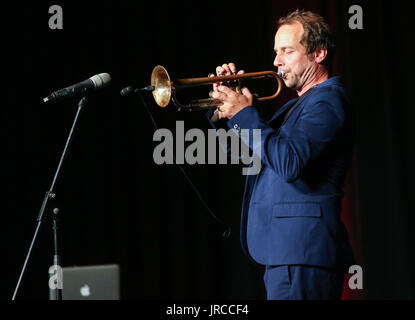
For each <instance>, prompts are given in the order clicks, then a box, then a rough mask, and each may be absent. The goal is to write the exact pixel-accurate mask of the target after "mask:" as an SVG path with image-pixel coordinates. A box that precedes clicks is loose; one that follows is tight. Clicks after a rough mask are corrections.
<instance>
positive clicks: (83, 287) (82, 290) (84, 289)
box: [80, 284, 91, 297]
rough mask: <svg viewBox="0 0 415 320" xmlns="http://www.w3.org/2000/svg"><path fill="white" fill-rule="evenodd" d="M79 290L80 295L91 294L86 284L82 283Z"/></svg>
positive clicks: (87, 295)
mask: <svg viewBox="0 0 415 320" xmlns="http://www.w3.org/2000/svg"><path fill="white" fill-rule="evenodd" d="M80 291H81V296H83V297H89V296H90V294H91V291H90V290H89V286H88V285H87V284H85V285H83V286H82V287H81V290H80Z"/></svg>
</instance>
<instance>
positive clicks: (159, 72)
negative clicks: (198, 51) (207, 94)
mask: <svg viewBox="0 0 415 320" xmlns="http://www.w3.org/2000/svg"><path fill="white" fill-rule="evenodd" d="M283 77H284V73H283V72H278V73H277V72H274V71H261V72H252V73H245V74H238V75H230V76H219V77H217V76H215V77H203V78H187V79H177V80H176V81H175V82H174V83H173V82H172V81H171V80H170V77H169V74H168V73H167V70H166V69H165V68H164V67H163V66H160V65H158V66H156V67H154V69H153V72H152V74H151V86H152V87H154V89H153V97H154V100H155V101H156V103H157V104H158V105H159V106H160V107H162V108H164V107H166V106H167V105H168V104H169V103H170V100H172V101H173V103H174V104H175V105H176V107H178V110H179V111H180V110H189V111H191V110H192V109H194V108H196V109H200V108H212V107H217V106H218V105H220V104H221V102H220V101H219V100H216V99H213V98H206V99H197V100H192V101H190V102H189V104H187V105H183V104H181V103H180V102H179V101H178V100H177V98H176V91H177V90H181V89H184V88H190V87H195V86H201V85H210V84H214V83H217V82H222V83H224V84H225V85H229V86H230V87H232V88H233V89H234V90H235V91H237V92H240V86H239V83H240V80H241V79H263V78H275V79H277V82H278V88H277V91H276V92H275V93H274V94H273V95H271V96H266V97H258V98H257V101H266V100H271V99H275V98H276V97H277V96H278V95H279V94H280V91H281V89H282V80H281V78H283ZM176 83H177V84H178V85H176Z"/></svg>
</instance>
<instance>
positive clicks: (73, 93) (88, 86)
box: [43, 73, 111, 102]
mask: <svg viewBox="0 0 415 320" xmlns="http://www.w3.org/2000/svg"><path fill="white" fill-rule="evenodd" d="M110 82H111V77H110V75H109V74H108V73H100V74H97V75H95V76H92V77H91V78H89V79H87V80H85V81H82V82H79V83H77V84H74V85H72V86H69V87H66V88H63V89H60V90H57V91H55V92H53V93H51V94H50V95H48V96H47V97H46V98H43V102H48V101H60V100H63V99H65V98H69V97H83V96H85V95H87V94H88V93H89V92H92V91H95V90H97V89H100V88H103V87H105V86H107V85H108V84H109V83H110Z"/></svg>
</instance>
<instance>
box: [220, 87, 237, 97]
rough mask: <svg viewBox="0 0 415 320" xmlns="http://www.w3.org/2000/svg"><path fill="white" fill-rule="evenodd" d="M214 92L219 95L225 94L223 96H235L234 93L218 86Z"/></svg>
mask: <svg viewBox="0 0 415 320" xmlns="http://www.w3.org/2000/svg"><path fill="white" fill-rule="evenodd" d="M216 90H217V91H218V92H220V93H223V94H225V96H232V95H234V94H235V91H233V90H232V89H230V88H228V87H226V86H218V87H217V89H216Z"/></svg>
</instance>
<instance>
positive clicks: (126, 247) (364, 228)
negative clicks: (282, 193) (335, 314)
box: [0, 0, 415, 299]
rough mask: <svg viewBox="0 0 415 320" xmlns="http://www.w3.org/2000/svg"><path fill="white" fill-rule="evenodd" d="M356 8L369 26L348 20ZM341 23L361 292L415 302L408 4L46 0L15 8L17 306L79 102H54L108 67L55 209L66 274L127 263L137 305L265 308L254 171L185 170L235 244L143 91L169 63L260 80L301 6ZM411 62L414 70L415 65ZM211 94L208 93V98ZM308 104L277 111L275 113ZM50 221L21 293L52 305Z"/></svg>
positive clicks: (11, 61) (165, 113)
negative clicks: (164, 158) (157, 138)
mask: <svg viewBox="0 0 415 320" xmlns="http://www.w3.org/2000/svg"><path fill="white" fill-rule="evenodd" d="M53 4H59V5H61V6H62V9H63V30H50V29H49V28H48V20H49V17H50V15H49V14H48V8H49V6H50V5H53ZM352 4H358V5H361V6H362V8H363V29H362V30H351V29H349V27H348V20H349V18H350V16H351V15H350V14H349V13H348V9H349V7H350V6H351V5H352ZM297 7H298V8H305V9H311V10H315V11H317V12H319V13H320V14H322V15H323V16H325V17H326V18H327V19H328V21H329V23H330V24H331V26H332V28H333V30H334V31H335V33H336V35H337V39H338V54H337V56H336V59H335V64H334V68H333V72H334V74H336V75H340V76H342V78H343V79H344V82H345V85H346V87H347V89H348V91H349V93H350V96H351V97H352V99H353V101H354V104H355V109H356V114H357V119H358V141H357V146H356V152H355V157H354V159H353V165H352V169H351V171H350V174H349V177H348V179H347V182H346V188H345V200H344V212H343V216H342V217H343V220H344V222H345V224H346V226H347V228H348V230H349V233H350V239H351V241H352V244H353V247H354V250H355V253H356V258H357V262H358V264H360V265H361V266H362V268H363V272H364V274H363V276H364V290H359V291H358V292H356V291H351V290H346V292H345V295H344V298H345V299H414V297H415V280H414V272H413V270H414V268H415V261H414V253H413V247H414V246H415V236H414V232H413V230H414V224H415V220H414V210H415V208H414V196H415V194H414V192H413V190H414V180H415V172H414V169H413V166H412V165H411V164H413V163H414V162H415V159H414V143H413V137H414V126H413V125H412V121H413V119H414V111H413V108H411V107H413V106H410V103H411V102H410V96H411V93H412V92H411V89H410V85H411V82H410V80H409V75H410V74H412V72H411V71H412V60H413V59H412V52H411V51H410V50H409V41H410V38H409V29H408V27H407V25H408V24H409V21H410V20H409V19H411V18H410V17H409V14H407V11H408V10H407V8H406V5H405V3H404V2H402V3H400V2H396V1H394V2H381V1H371V2H362V1H354V2H351V1H328V0H326V1H323V0H320V1H317V0H316V1H311V0H310V1H306V0H304V1H251V2H214V3H213V2H210V1H206V2H197V1H194V2H188V3H185V2H178V1H170V2H167V1H165V2H162V3H160V2H156V1H153V2H151V1H146V2H144V1H143V2H141V1H112V2H96V3H93V2H85V1H84V2H83V3H82V4H81V3H76V4H74V3H70V2H68V1H66V2H62V1H50V2H48V1H46V2H44V3H40V2H36V3H31V4H22V3H19V4H18V5H17V4H16V5H14V6H6V7H3V8H2V19H1V20H2V24H4V25H3V27H2V31H3V37H2V51H3V55H2V57H3V58H2V78H3V83H6V86H4V85H3V90H2V108H1V131H0V132H1V141H2V156H1V164H2V166H1V168H2V170H1V182H2V186H3V192H2V205H1V207H2V218H3V219H2V231H1V232H0V234H1V239H0V240H1V249H2V250H1V251H2V257H3V261H2V263H1V274H2V284H1V286H0V288H1V289H0V290H1V291H0V297H1V298H2V299H10V298H11V297H12V294H13V291H14V288H15V285H16V282H17V280H18V276H19V273H20V270H21V267H22V265H23V262H24V258H25V255H26V252H27V249H28V247H29V244H30V241H31V239H32V236H33V233H34V230H35V225H36V218H37V214H38V212H39V209H40V206H41V202H42V200H43V196H44V193H45V192H46V191H47V190H48V189H49V187H50V184H51V182H52V178H53V174H54V172H55V170H56V167H57V164H58V160H59V157H60V154H61V152H62V150H63V147H64V143H65V141H66V137H67V134H68V132H69V129H70V126H71V124H72V120H73V118H74V116H75V112H76V109H77V101H76V100H69V101H65V102H62V103H58V104H42V103H41V99H42V98H43V97H44V96H46V95H47V94H49V93H50V92H52V91H54V90H57V89H60V88H63V87H65V86H68V85H71V84H74V83H76V82H79V81H82V80H84V79H86V78H88V77H90V76H92V75H94V74H97V73H101V72H108V73H109V74H110V75H111V76H112V83H111V86H110V87H108V88H107V89H106V90H102V91H101V92H100V93H99V94H96V95H93V96H91V97H90V99H89V102H88V105H87V107H86V108H85V109H84V110H83V112H82V115H81V118H80V121H79V123H78V127H77V130H76V132H75V134H74V137H73V142H72V144H71V148H70V153H69V155H68V157H67V159H66V160H65V163H64V167H63V169H62V172H61V175H60V179H59V180H58V183H57V185H56V189H55V192H56V194H57V198H56V199H55V200H54V201H51V202H49V207H48V209H47V211H46V215H47V217H50V213H51V209H52V208H54V207H59V208H60V209H61V215H62V229H61V231H60V236H61V245H62V248H61V250H62V251H61V254H62V258H63V263H62V265H63V266H72V265H92V264H109V263H117V264H119V265H120V267H121V280H122V282H121V293H122V298H123V299H265V290H264V287H263V282H262V275H263V269H262V267H261V266H258V265H255V264H253V263H252V262H251V261H250V260H249V259H248V258H247V257H246V256H244V255H243V253H242V250H241V248H240V244H239V217H240V209H241V199H242V195H243V185H244V177H243V176H242V175H241V167H240V166H238V165H195V166H190V165H185V166H184V168H185V170H186V171H187V172H188V174H189V175H190V176H191V179H192V180H193V182H194V183H195V185H197V186H198V188H199V190H200V192H201V194H202V196H203V197H204V199H205V200H206V201H207V203H208V204H209V206H210V207H211V209H212V210H213V212H214V213H215V214H216V215H217V216H218V217H220V218H221V219H223V220H224V221H225V222H226V223H227V224H229V225H230V226H231V227H232V234H231V237H230V238H229V239H224V238H222V237H221V232H222V227H221V226H220V225H218V224H217V223H216V222H215V221H214V220H213V219H212V218H211V217H210V216H209V214H208V212H207V211H206V210H205V208H204V207H203V206H202V205H201V203H200V202H199V200H198V199H197V197H196V196H195V194H194V192H193V191H192V189H191V188H190V186H189V184H188V183H187V182H186V180H185V179H184V177H183V176H182V174H181V173H180V171H179V169H178V168H177V167H176V166H174V165H162V166H159V165H156V164H155V163H154V161H153V156H152V155H153V149H154V147H155V146H156V145H157V144H158V143H157V142H153V132H154V128H153V127H152V124H151V121H150V119H149V117H148V115H147V113H146V111H145V109H144V108H143V106H142V104H141V102H140V100H139V99H138V98H137V97H128V98H121V97H120V95H119V90H120V89H122V88H123V87H125V86H127V85H134V86H145V85H148V84H149V81H150V74H151V71H152V69H153V67H154V66H155V65H157V64H161V65H163V66H165V67H166V68H167V70H168V71H169V72H170V74H171V75H172V76H173V77H174V78H175V77H177V78H179V77H200V76H206V75H207V74H208V73H210V72H214V70H215V67H216V66H217V65H218V64H222V63H225V62H230V61H233V62H235V63H236V64H237V66H239V67H240V68H243V69H244V70H246V71H247V72H251V71H260V70H272V69H273V66H272V62H273V58H274V55H273V38H274V33H275V26H276V21H277V19H278V18H279V17H280V16H282V15H285V14H286V13H288V12H289V11H291V10H293V9H295V8H297ZM410 69H411V70H410ZM208 90H209V89H208V88H206V89H203V90H201V91H202V94H203V95H205V96H207V92H208ZM292 96H293V94H292V93H290V92H288V91H287V90H285V91H284V92H283V94H282V95H281V96H280V98H279V99H278V100H277V101H275V102H273V103H268V104H264V105H263V107H261V109H262V110H263V115H264V117H269V116H270V115H271V114H272V113H273V112H274V111H275V110H277V109H278V108H279V107H280V106H282V104H283V103H284V102H286V101H287V100H288V99H289V98H291V97H292ZM146 99H147V101H148V103H149V105H150V107H151V110H152V112H153V114H154V116H155V118H156V120H157V121H158V123H159V125H160V126H161V127H164V128H169V129H171V130H173V131H174V129H175V122H176V121H178V120H183V121H184V123H185V127H186V128H187V129H188V128H201V129H202V130H207V129H208V128H210V127H209V124H208V123H207V121H206V119H205V117H204V114H203V113H191V114H181V113H176V112H174V109H173V108H167V109H160V108H158V107H156V105H155V104H154V103H153V101H152V99H151V97H150V96H147V97H146ZM52 245H53V238H52V228H51V222H50V219H46V220H45V222H44V223H43V224H42V228H41V230H40V233H39V237H38V240H37V242H36V245H35V247H34V250H33V253H32V256H31V259H30V262H29V264H28V267H27V270H26V273H25V277H24V279H23V282H22V285H21V288H20V291H19V293H18V296H17V299H47V298H48V269H49V266H50V265H52V263H53V261H52V255H53V252H52V250H53V247H52Z"/></svg>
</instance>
